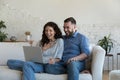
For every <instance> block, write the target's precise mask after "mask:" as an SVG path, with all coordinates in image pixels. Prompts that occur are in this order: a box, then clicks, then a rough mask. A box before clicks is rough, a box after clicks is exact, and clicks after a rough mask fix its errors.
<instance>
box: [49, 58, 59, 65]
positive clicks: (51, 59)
mask: <svg viewBox="0 0 120 80" xmlns="http://www.w3.org/2000/svg"><path fill="white" fill-rule="evenodd" d="M59 61H60V59H59V58H50V59H49V64H55V62H59Z"/></svg>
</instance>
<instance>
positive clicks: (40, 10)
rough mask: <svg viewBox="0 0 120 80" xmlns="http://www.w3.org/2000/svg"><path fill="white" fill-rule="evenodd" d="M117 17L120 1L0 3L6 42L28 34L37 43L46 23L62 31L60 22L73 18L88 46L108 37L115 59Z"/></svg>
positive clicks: (20, 0)
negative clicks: (56, 25)
mask: <svg viewBox="0 0 120 80" xmlns="http://www.w3.org/2000/svg"><path fill="white" fill-rule="evenodd" d="M119 14H120V0H0V20H3V21H5V23H6V25H7V30H6V32H7V33H8V38H9V37H10V36H13V35H14V36H16V37H17V39H18V40H24V39H25V35H24V32H25V31H31V33H32V38H33V39H34V40H35V41H38V40H39V39H40V38H41V33H42V28H43V26H44V24H45V23H46V22H48V21H55V22H56V23H57V24H58V25H59V26H60V28H61V29H62V31H63V28H62V26H63V20H64V19H65V18H67V17H69V16H73V17H74V18H75V19H76V20H77V26H78V30H79V31H80V32H81V33H83V34H85V35H86V36H88V38H89V39H90V42H91V43H95V44H96V43H97V41H98V40H99V39H101V38H102V37H103V36H104V35H108V34H109V33H111V38H112V39H114V43H115V46H114V48H113V49H112V51H111V53H113V54H114V57H115V58H116V53H117V52H120V42H119V41H120V36H119V34H120V32H119V30H120V16H119ZM115 64H116V59H115ZM115 67H116V65H115Z"/></svg>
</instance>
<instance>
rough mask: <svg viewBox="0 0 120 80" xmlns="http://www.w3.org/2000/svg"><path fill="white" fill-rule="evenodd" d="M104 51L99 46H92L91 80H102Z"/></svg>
mask: <svg viewBox="0 0 120 80" xmlns="http://www.w3.org/2000/svg"><path fill="white" fill-rule="evenodd" d="M104 59H105V50H104V49H103V48H102V47H100V46H94V47H93V50H92V63H91V72H92V77H93V80H102V72H103V65H104Z"/></svg>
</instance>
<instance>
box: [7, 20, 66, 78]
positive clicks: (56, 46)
mask: <svg viewBox="0 0 120 80" xmlns="http://www.w3.org/2000/svg"><path fill="white" fill-rule="evenodd" d="M39 46H40V49H41V50H42V53H41V54H43V56H42V57H43V63H36V62H24V61H20V60H8V62H7V65H8V67H9V68H10V69H15V70H21V71H23V80H36V79H35V75H34V73H41V72H46V73H51V72H52V73H53V74H55V73H56V71H51V70H50V69H51V68H53V65H58V62H59V61H60V59H61V57H62V54H63V49H64V43H63V39H62V33H61V31H60V29H59V27H58V26H57V24H56V23H54V22H48V23H46V24H45V26H44V29H43V34H42V39H41V41H40V44H39ZM52 70H54V69H52Z"/></svg>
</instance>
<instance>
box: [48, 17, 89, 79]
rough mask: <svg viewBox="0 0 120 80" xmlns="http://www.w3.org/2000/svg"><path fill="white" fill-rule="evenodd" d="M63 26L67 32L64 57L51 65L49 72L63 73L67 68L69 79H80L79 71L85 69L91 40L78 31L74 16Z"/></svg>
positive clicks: (65, 21) (66, 20)
mask: <svg viewBox="0 0 120 80" xmlns="http://www.w3.org/2000/svg"><path fill="white" fill-rule="evenodd" d="M63 27H64V32H65V34H66V35H65V36H63V39H64V52H63V57H62V60H61V62H59V63H58V64H56V65H52V66H51V69H49V70H51V71H49V72H50V73H52V74H62V73H64V72H65V70H67V74H68V80H79V73H80V72H81V71H83V70H84V69H85V59H86V58H87V57H88V56H89V53H90V51H89V42H88V39H87V38H86V37H85V36H84V35H82V34H80V33H79V32H78V31H77V27H76V20H75V19H74V18H73V17H69V18H67V19H65V20H64V26H63ZM61 65H62V66H61ZM56 66H57V67H56ZM52 71H53V72H52Z"/></svg>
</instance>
